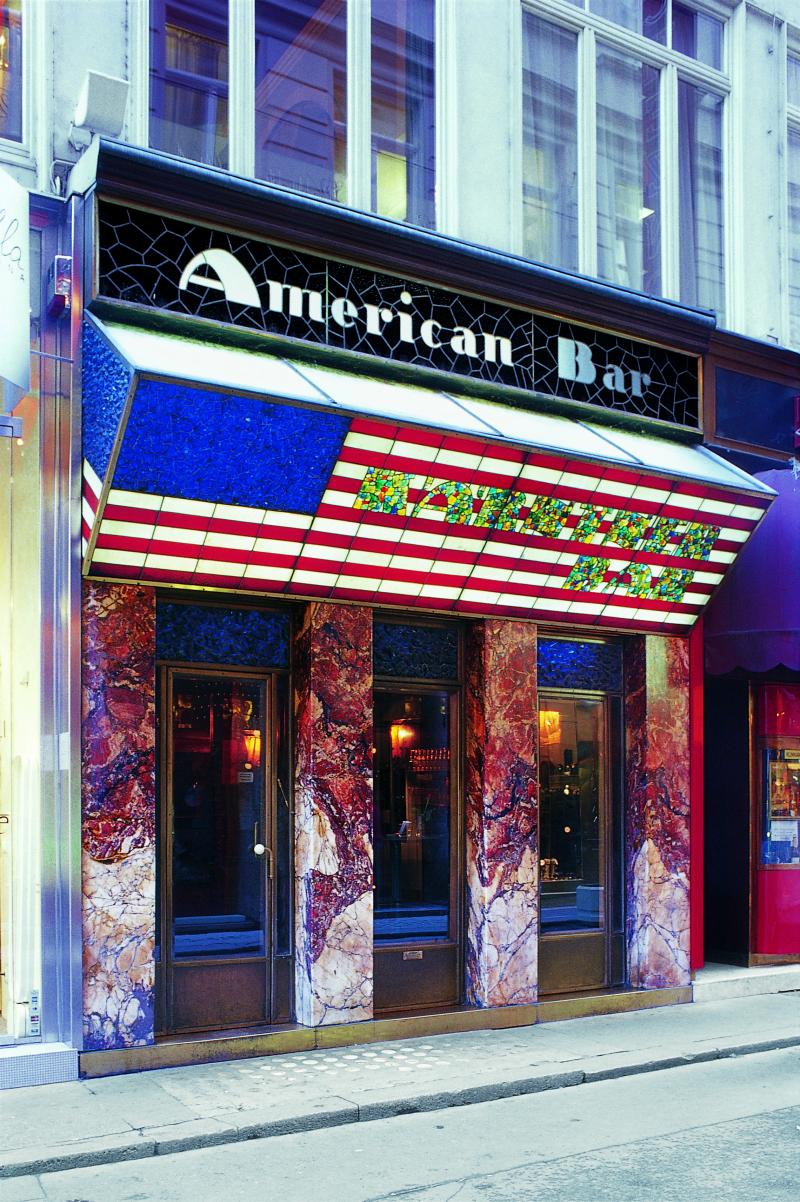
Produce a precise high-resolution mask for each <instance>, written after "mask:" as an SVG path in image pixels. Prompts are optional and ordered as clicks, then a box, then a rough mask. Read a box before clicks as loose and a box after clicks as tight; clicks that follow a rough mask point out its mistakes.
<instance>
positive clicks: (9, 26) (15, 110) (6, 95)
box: [0, 0, 22, 142]
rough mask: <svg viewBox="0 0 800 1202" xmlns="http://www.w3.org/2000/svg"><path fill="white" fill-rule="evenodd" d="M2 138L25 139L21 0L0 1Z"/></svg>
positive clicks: (0, 124) (0, 125) (0, 119)
mask: <svg viewBox="0 0 800 1202" xmlns="http://www.w3.org/2000/svg"><path fill="white" fill-rule="evenodd" d="M0 138H8V139H9V140H10V141H12V142H21V141H22V3H21V0H0Z"/></svg>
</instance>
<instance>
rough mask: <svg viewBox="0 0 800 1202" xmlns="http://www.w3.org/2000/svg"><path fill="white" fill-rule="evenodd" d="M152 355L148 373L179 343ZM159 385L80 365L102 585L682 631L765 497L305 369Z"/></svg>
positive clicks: (595, 438) (497, 417)
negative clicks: (243, 379) (230, 381)
mask: <svg viewBox="0 0 800 1202" xmlns="http://www.w3.org/2000/svg"><path fill="white" fill-rule="evenodd" d="M147 338H150V339H151V341H152V339H156V340H158V339H159V338H160V339H161V341H160V342H157V343H156V344H153V347H152V350H153V354H154V356H155V358H156V359H157V358H158V354H162V355H163V353H164V350H165V347H164V345H163V343H165V342H167V343H173V342H177V341H178V340H170V339H164V338H163V336H157V335H147V336H142V335H137V336H136V338H134V339H133V341H134V342H136V341H137V339H138V342H137V346H138V347H139V349H141V345H142V342H143V340H144V341H145V342H146V340H147ZM87 346H88V351H87ZM183 346H184V348H185V341H184V343H183ZM204 350H205V351H207V350H208V348H207V347H206V348H204ZM156 352H158V354H157V353H156ZM129 353H130V352H129ZM109 354H111V355H112V356H113V358H114V359H115V360H117V361H116V362H111V363H110V362H109ZM224 354H225V355H228V356H230V355H231V354H234V355H241V356H248V355H249V357H250V358H251V359H255V360H256V365H255V366H256V367H257V369H258V371H257V372H256V375H257V376H258V375H259V373H261V375H263V374H264V373H263V369H264V367H265V365H266V364H268V363H269V362H273V363H274V364H277V365H280V368H281V371H282V372H285V371H286V370H287V369H291V365H289V364H288V363H286V362H284V361H282V360H278V359H273V360H269V359H268V358H267V357H266V356H258V355H253V354H252V353H249V352H246V351H235V352H232V351H225V352H224ZM117 357H118V358H117ZM200 358H202V355H201V356H200ZM173 360H174V361H175V370H180V368H181V364H180V362H179V360H180V355H175V356H173ZM155 366H156V367H157V368H159V370H158V374H157V375H156V372H155V370H154V368H153V365H152V364H151V368H150V373H152V374H150V373H148V372H147V371H146V370H144V369H143V367H142V366H141V364H136V363H134V364H132V365H131V364H130V362H129V360H128V361H126V360H125V358H124V357H123V355H122V353H121V340H120V339H119V338H117V340H116V343H115V342H114V340H112V341H111V342H110V343H107V342H105V340H104V338H102V337H101V335H99V334H97V333H96V332H95V331H94V330H92V331H91V337H90V338H89V341H88V343H87V344H86V345H85V350H84V378H85V381H86V383H85V389H84V390H85V394H86V399H85V415H84V431H85V433H84V496H83V516H84V522H83V539H84V565H85V571H86V573H87V574H89V575H91V576H95V577H102V578H107V579H120V580H129V581H133V580H136V581H141V582H147V583H150V584H161V585H176V586H180V587H197V588H205V589H208V588H219V589H225V590H229V591H230V590H233V591H238V592H241V593H243V594H244V593H266V594H271V595H283V596H286V597H291V598H304V597H305V598H330V599H332V600H335V599H341V600H347V601H361V602H364V603H368V604H370V605H389V606H395V607H396V606H401V607H409V606H413V607H414V608H419V609H423V610H433V611H440V612H451V613H462V614H472V615H477V614H484V615H494V616H498V615H500V616H508V617H516V618H519V617H523V618H532V619H536V620H547V621H557V622H570V623H573V622H574V623H580V624H583V625H588V626H598V627H612V628H616V629H630V630H641V631H661V632H665V633H680V632H682V631H686V630H687V629H688V628H689V627H690V626H691V625H692V623H693V622H694V621H695V619H696V617H697V616H698V614H699V613H700V612H701V610H702V608H703V606H704V605H705V604H706V602H707V601H708V599H709V597H710V595H711V594H712V593H713V591H714V589H715V588H716V586H717V585H718V583H719V582H720V580H721V579H722V577H723V575H724V573H725V572H726V571H727V569H728V567H729V566H730V564H731V563H732V562H733V561H734V559H735V558H736V555H737V554H738V552H739V550H740V549H741V547H742V545H743V544H744V542H745V541H746V539H747V538H748V536H749V534H750V533H751V531H752V530H753V529H754V527H755V526H756V525H757V523H758V521H759V519H760V518H761V516H762V515H763V513H764V511H765V509H766V508H767V507H768V505H769V503H770V501H771V498H772V493H771V491H770V490H768V489H766V488H765V487H764V486H763V485H761V484H760V483H759V482H758V481H755V480H751V479H750V478H749V477H747V476H746V475H745V474H744V473H742V472H739V471H738V470H737V469H735V468H732V467H730V466H729V465H727V464H725V463H724V462H723V461H721V460H719V459H718V458H717V457H715V456H713V455H711V454H710V453H709V452H707V451H705V450H703V449H701V448H689V447H683V446H677V445H673V444H669V443H666V442H665V441H664V440H660V439H650V438H645V437H643V436H639V435H627V434H623V433H620V432H618V431H613V430H609V431H608V434H607V439H606V437H605V432H603V431H601V432H600V433H599V434H598V431H597V428H596V427H589V426H586V425H585V424H584V423H580V422H577V421H574V422H573V421H570V420H568V419H564V418H551V417H547V418H546V419H541V418H538V417H537V415H536V414H525V413H524V412H519V411H517V412H515V413H513V414H512V416H511V418H509V423H510V425H509V430H508V431H504V428H503V423H502V421H501V417H502V414H503V412H504V407H503V406H495V405H493V404H492V403H491V402H475V401H472V400H470V401H467V400H463V399H458V398H452V397H447V396H446V395H444V394H440V393H429V392H427V391H426V390H423V389H413V390H412V389H409V388H408V387H404V386H398V387H397V390H396V394H393V400H392V399H391V398H390V400H389V402H387V403H385V404H382V401H383V400H384V399H385V397H386V395H387V389H389V390H391V389H392V387H393V386H391V385H387V384H386V383H385V382H381V381H375V382H370V381H367V380H365V379H364V378H362V377H349V378H348V377H347V376H346V375H345V374H344V373H341V372H338V373H334V372H324V371H320V370H318V369H313V368H307V367H306V368H304V367H303V366H302V365H298V367H297V373H298V374H299V376H300V382H299V383H298V384H297V386H296V387H295V386H293V387H292V388H288V387H286V385H285V382H282V383H281V384H280V385H279V386H280V387H281V388H282V393H281V395H280V396H276V395H275V389H274V386H273V387H271V391H272V395H256V394H255V391H254V390H248V391H247V392H244V391H238V392H228V391H222V390H221V389H219V388H218V387H217V384H216V382H214V386H213V387H212V386H211V384H210V383H209V382H208V381H206V387H202V388H201V387H197V386H196V381H195V380H194V379H193V378H192V376H190V375H189V373H188V372H186V371H183V372H182V373H181V378H180V379H178V380H175V379H172V380H170V379H165V378H164V373H163V371H162V370H160V369H161V368H162V367H163V364H161V363H157V364H156V365H155ZM117 367H119V368H120V370H119V371H118V372H117V374H116V375H114V376H113V379H114V383H113V387H112V386H111V385H109V384H107V385H106V387H105V388H102V387H101V388H97V389H95V390H94V391H93V388H92V379H91V373H92V371H93V370H94V371H98V372H102V373H104V378H105V379H106V380H110V379H111V378H112V375H113V373H114V371H115V370H116V368H117ZM195 372H196V369H195ZM228 374H230V373H228ZM266 374H269V373H266ZM187 376H189V378H188V379H187ZM259 378H260V376H259ZM281 379H282V377H281ZM326 379H327V380H328V385H327V386H326ZM334 379H335V381H336V385H335V388H334V387H333V385H332V384H331V383H330V381H333V380H334ZM348 379H349V380H350V381H351V387H350V388H348ZM370 383H373V384H374V389H373V392H374V397H375V398H376V399H375V401H374V403H373V404H371V405H369V406H368V404H366V403H365V401H364V397H365V395H367V396H369V395H370V394H371V390H370ZM273 385H274V381H273ZM326 388H327V392H326ZM114 389H116V392H114ZM331 392H333V393H334V394H335V397H336V398H339V399H338V400H336V399H333V398H332V396H331ZM350 393H352V395H353V396H354V397H357V398H358V403H356V402H355V401H353V402H352V408H350V407H349V406H348V405H347V398H348V396H349V395H350ZM411 394H414V395H411ZM95 396H96V397H97V399H96V400H94V401H93V400H92V398H93V397H95ZM114 396H115V397H116V401H114V400H113V399H112V400H111V401H110V400H109V398H110V397H112V398H113V397H114ZM445 402H447V406H445ZM93 404H94V405H95V407H96V408H95V411H93V410H92V405H93ZM114 404H116V406H117V408H118V410H119V415H120V416H119V423H118V424H117V426H116V428H110V427H113V422H112V423H109V421H108V415H109V408H110V409H112V410H113V408H114ZM448 406H449V407H448ZM359 410H360V412H359ZM382 410H383V411H384V412H382ZM451 411H452V413H451ZM404 413H408V414H409V418H410V420H403V419H402V414H404ZM425 414H430V418H429V421H428V422H426V421H425V420H424V416H425ZM443 414H448V415H449V416H448V417H447V418H446V421H445V420H444V419H443V417H442V415H443ZM487 415H488V416H487ZM526 418H529V419H530V421H529V422H528V423H527V425H528V426H529V427H530V429H531V431H533V433H537V432H538V433H539V434H540V436H541V430H542V429H543V428H544V427H542V421H545V422H546V423H549V424H548V425H547V427H546V428H547V431H548V434H547V442H548V445H541V443H538V444H537V443H535V442H534V441H533V439H532V438H531V439H530V441H528V440H526V439H525V438H524V437H523V436H522V435H524V432H525V428H526ZM537 421H538V423H539V424H538V425H537ZM458 422H460V423H461V425H462V426H463V427H466V429H467V430H468V431H469V432H464V431H463V430H459V429H457V428H455V427H456V425H457V423H458ZM490 422H491V423H492V424H489V423H490ZM493 431H494V433H495V436H494V437H493V436H492V432H493ZM515 434H516V435H517V437H516V438H514V437H513V435H515ZM590 435H591V437H590ZM555 436H558V437H560V439H561V446H555V445H553V444H554V442H555V441H556V437H555ZM604 446H605V448H606V449H607V452H608V454H607V456H604V455H602V453H598V451H599V452H602V451H603V449H604ZM587 447H588V448H590V449H591V450H594V452H595V453H594V454H591V453H587ZM578 452H580V453H578ZM104 460H105V462H104ZM664 463H667V464H669V463H674V464H675V465H676V470H673V471H667V470H664V466H663V465H664ZM681 467H683V468H684V469H685V470H683V471H681V470H680V468H681Z"/></svg>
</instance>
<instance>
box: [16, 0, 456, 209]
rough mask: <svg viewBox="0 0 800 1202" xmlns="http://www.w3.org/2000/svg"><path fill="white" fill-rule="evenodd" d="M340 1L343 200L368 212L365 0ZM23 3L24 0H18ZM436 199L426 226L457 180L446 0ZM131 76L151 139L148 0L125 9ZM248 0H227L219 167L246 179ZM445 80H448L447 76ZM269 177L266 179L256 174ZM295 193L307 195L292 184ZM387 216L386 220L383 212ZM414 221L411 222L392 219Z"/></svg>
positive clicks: (249, 153) (139, 132)
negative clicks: (224, 121) (223, 148)
mask: <svg viewBox="0 0 800 1202" xmlns="http://www.w3.org/2000/svg"><path fill="white" fill-rule="evenodd" d="M345 2H346V5H347V35H346V36H347V135H346V136H347V142H346V162H347V168H346V175H347V191H346V200H344V201H336V200H332V201H330V203H331V204H336V205H342V206H343V207H344V208H349V209H356V210H360V211H361V212H365V213H372V212H373V211H374V210H373V209H372V207H371V206H372V54H371V27H372V0H345ZM23 3H24V4H28V3H30V0H23ZM433 3H434V6H435V9H434V120H435V138H434V146H435V172H436V187H435V202H434V210H435V211H434V225H433V228H434V229H437V230H441V229H443V228H445V226H444V221H443V219H444V217H445V214H446V213H447V212H448V211H449V209H451V208H452V206H453V204H454V195H453V194H454V193H455V192H456V189H457V186H458V184H457V181H455V182H451V184H450V185H449V187H448V186H446V184H445V181H446V180H447V178H448V172H446V171H445V170H444V164H445V162H446V157H445V156H446V155H447V153H448V149H447V145H446V139H445V136H444V133H443V131H444V129H445V122H446V119H447V114H446V112H445V105H446V97H447V96H448V95H451V94H452V91H453V87H452V78H451V77H452V66H451V65H449V58H450V57H451V56H447V55H446V54H445V53H444V46H445V39H444V37H443V26H444V24H446V23H447V16H446V15H445V9H446V7H447V5H448V4H450V3H452V0H433ZM130 21H131V28H130V60H131V66H130V76H131V79H133V80H136V81H137V83H138V86H136V87H135V88H134V89H133V95H132V96H131V101H130V111H129V113H130V115H129V119H128V132H129V136H130V139H131V141H132V142H134V144H136V145H138V146H146V147H149V146H150V0H146V3H142V4H137V5H135V6H134V7H133V11H132V12H131V13H130ZM255 33H256V21H255V0H228V123H229V124H228V165H227V167H226V168H216V170H225V171H227V172H229V173H231V174H233V175H240V176H244V177H246V178H248V179H256V178H258V177H257V176H256V174H255V84H256V79H255V56H256V47H255ZM448 80H449V84H448ZM263 182H266V183H269V181H268V180H267V181H263ZM289 190H290V191H297V194H298V195H307V193H304V192H302V191H301V190H299V189H289ZM386 220H392V219H391V218H386ZM398 224H401V225H409V226H411V227H412V228H425V227H415V226H414V223H413V222H398Z"/></svg>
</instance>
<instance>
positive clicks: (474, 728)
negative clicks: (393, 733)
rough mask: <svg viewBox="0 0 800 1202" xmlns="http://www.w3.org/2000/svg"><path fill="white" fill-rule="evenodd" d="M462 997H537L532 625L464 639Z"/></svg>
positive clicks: (492, 627)
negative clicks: (464, 926)
mask: <svg viewBox="0 0 800 1202" xmlns="http://www.w3.org/2000/svg"><path fill="white" fill-rule="evenodd" d="M466 675H467V702H466V708H467V714H466V727H467V790H466V792H467V897H468V919H467V955H466V961H467V982H466V993H467V1000H468V1001H469V1002H470V1003H471V1004H472V1005H474V1006H510V1005H520V1004H524V1003H529V1002H534V1001H536V991H537V951H538V934H539V853H538V832H537V807H538V796H539V782H538V776H537V763H536V722H537V708H536V706H537V703H536V627H535V626H534V625H532V624H530V623H527V622H502V621H494V620H488V621H485V622H476V623H474V624H473V625H472V627H471V628H470V631H469V634H468V636H467V673H466Z"/></svg>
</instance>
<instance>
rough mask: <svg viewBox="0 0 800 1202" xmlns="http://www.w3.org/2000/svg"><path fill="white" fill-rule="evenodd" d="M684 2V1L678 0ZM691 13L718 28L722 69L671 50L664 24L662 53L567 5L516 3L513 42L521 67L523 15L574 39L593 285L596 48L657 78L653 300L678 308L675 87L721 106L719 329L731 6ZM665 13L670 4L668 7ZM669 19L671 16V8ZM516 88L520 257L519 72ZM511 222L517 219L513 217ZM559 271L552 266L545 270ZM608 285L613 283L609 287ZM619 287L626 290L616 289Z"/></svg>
mask: <svg viewBox="0 0 800 1202" xmlns="http://www.w3.org/2000/svg"><path fill="white" fill-rule="evenodd" d="M682 2H683V0H682ZM685 2H686V3H687V4H689V5H690V6H691V7H692V8H694V9H696V10H697V11H698V12H700V13H703V14H705V15H707V16H712V17H715V18H716V19H718V20H721V21H723V22H725V24H726V27H725V30H724V32H723V45H722V68H721V69H720V70H717V69H716V68H713V67H709V66H707V65H706V64H705V63H701V62H699V61H698V60H696V59H692V58H689V57H688V56H687V55H685V54H682V53H680V52H679V51H677V50H673V49H672V48H671V46H670V45H669V42H671V37H672V33H671V27H672V22H671V20H670V21H668V26H667V31H668V32H667V37H668V44H667V45H666V46H665V45H661V43H659V42H655V41H653V40H651V39H650V38H647V37H645V35H644V34H638V33H634V32H633V31H631V30H629V29H626V28H625V27H624V26H621V25H615V24H614V23H613V22H611V21H608V20H606V19H605V18H603V17H598V16H596V15H595V14H593V13H591V12H588V11H585V9H584V8H583V7H578V6H577V4H573V3H571V2H570V0H521V3H520V6H519V18H518V20H517V22H516V26H515V30H516V36H517V37H518V39H519V49H518V51H517V54H516V57H517V58H518V60H519V62H520V63H521V62H522V45H523V36H524V32H523V14H524V13H525V12H529V13H532V14H534V15H535V16H537V17H539V18H540V19H543V20H546V21H550V22H551V23H553V24H555V25H559V26H561V27H562V28H566V29H570V30H572V31H573V32H575V33H576V34H577V35H578V129H577V141H578V181H579V182H578V271H579V272H580V273H582V274H584V275H588V276H591V277H593V278H599V277H598V244H597V226H598V220H597V88H596V79H597V56H598V44H599V45H600V46H602V47H607V48H608V49H610V50H612V51H616V52H617V53H622V54H625V55H628V56H629V57H632V58H635V59H637V60H638V61H640V62H641V63H643V64H646V65H648V66H651V67H654V68H655V69H656V70H658V71H659V76H660V82H659V97H660V99H659V160H660V161H659V169H660V189H659V198H660V209H661V237H660V241H661V263H660V269H661V270H660V274H661V291H660V292H659V293H658V295H659V296H663V297H665V298H668V299H672V300H680V256H679V245H680V231H679V225H680V221H679V212H680V208H679V201H680V197H679V128H678V84H679V81H680V82H685V83H688V84H691V85H693V86H695V87H699V88H702V89H704V90H705V91H707V92H711V93H713V94H715V95H718V96H720V97H721V98H722V102H723V109H722V139H721V141H722V173H723V186H722V197H721V200H722V227H723V229H722V242H723V265H724V282H723V303H724V311H723V313H722V314H720V317H721V318H722V322H723V324H729V320H730V316H731V314H732V311H733V309H734V294H735V280H734V278H733V269H734V260H733V257H732V255H731V254H730V244H731V228H732V225H733V221H734V214H733V211H732V208H731V201H730V196H729V192H730V189H729V188H728V187H726V180H727V179H728V178H732V176H731V140H732V139H731V107H732V106H731V103H730V100H731V93H732V86H731V73H732V71H731V68H732V59H733V48H732V43H733V37H732V29H731V26H732V21H731V19H730V18H731V14H732V6H731V3H728V2H726V0H685ZM670 5H671V0H670ZM669 13H670V14H671V6H670V10H669ZM517 78H518V80H519V86H518V89H517V104H516V105H515V119H516V123H517V128H516V130H515V131H514V145H515V146H516V147H517V151H516V155H515V164H514V166H515V175H516V177H517V178H515V179H514V181H513V183H514V190H515V194H516V195H518V196H519V198H520V200H519V215H518V218H517V220H516V221H515V228H516V231H517V244H516V246H515V247H514V249H515V250H517V251H518V252H519V253H520V254H525V248H524V246H523V244H522V238H523V230H522V200H521V198H522V189H523V104H524V98H523V88H522V71H521V69H520V70H519V71H518V73H517ZM515 216H516V215H515ZM548 266H553V267H558V266H559V264H548ZM609 282H611V283H612V284H613V283H614V281H609ZM619 286H621V287H624V286H625V285H619Z"/></svg>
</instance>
